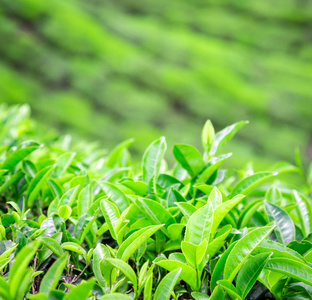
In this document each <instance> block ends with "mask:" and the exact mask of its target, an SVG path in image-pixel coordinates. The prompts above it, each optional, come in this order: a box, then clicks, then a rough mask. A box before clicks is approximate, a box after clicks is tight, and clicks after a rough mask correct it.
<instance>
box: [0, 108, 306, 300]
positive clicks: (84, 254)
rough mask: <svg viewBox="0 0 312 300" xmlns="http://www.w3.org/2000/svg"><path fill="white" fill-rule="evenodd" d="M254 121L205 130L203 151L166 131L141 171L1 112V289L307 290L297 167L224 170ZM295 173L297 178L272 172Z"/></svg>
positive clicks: (48, 293)
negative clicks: (169, 147)
mask: <svg viewBox="0 0 312 300" xmlns="http://www.w3.org/2000/svg"><path fill="white" fill-rule="evenodd" d="M246 123H247V122H245V121H241V122H238V123H235V124H233V125H231V126H228V127H226V128H225V129H223V130H221V131H219V132H217V133H215V131H214V127H213V126H212V124H211V122H210V121H207V122H206V124H205V126H204V128H203V130H202V144H203V155H202V154H201V153H200V151H198V150H197V149H196V148H195V147H193V146H191V145H185V144H176V145H174V147H173V155H174V158H175V159H176V162H177V164H176V165H175V167H174V168H172V169H168V166H167V165H166V163H165V162H164V160H163V157H164V153H165V151H166V140H165V138H164V137H162V138H160V139H158V140H156V141H154V142H153V143H152V144H150V146H149V147H148V148H147V149H146V151H145V154H144V156H143V160H142V170H141V172H140V173H139V174H136V172H134V170H133V168H132V165H131V161H130V154H129V151H128V147H129V146H130V145H131V143H132V140H128V141H125V142H123V143H121V144H120V145H118V146H117V147H115V148H114V149H113V150H112V151H111V152H110V153H109V154H108V155H106V156H103V154H102V153H101V151H97V150H95V149H92V148H89V147H87V146H86V147H84V148H79V149H78V150H79V151H77V152H72V151H71V150H70V149H71V147H69V144H68V139H67V138H59V139H57V140H47V141H45V142H44V144H42V143H39V142H36V141H33V140H31V139H29V136H28V134H27V126H28V125H29V120H28V118H27V117H25V114H24V107H14V108H12V109H11V110H9V111H6V112H2V114H1V115H0V136H1V140H2V146H1V153H0V159H1V170H0V176H1V177H0V192H1V200H0V205H1V207H0V209H1V219H0V220H1V224H0V237H1V241H0V270H1V277H0V298H1V299H5V300H21V299H25V298H26V299H39V300H41V299H42V300H46V299H49V300H50V299H64V300H67V299H78V300H79V299H82V300H84V299H103V300H104V299H121V300H123V299H146V300H148V299H154V300H165V299H196V300H199V299H211V300H220V299H236V300H237V299H246V298H248V299H249V298H252V299H263V298H265V297H266V299H298V297H300V299H311V298H312V267H311V266H312V264H311V263H312V233H311V232H312V207H311V200H310V199H309V197H308V194H309V193H310V185H309V178H307V177H309V176H306V175H305V173H304V172H303V170H302V168H301V166H300V164H299V165H298V166H291V165H288V164H279V165H278V166H277V167H275V168H274V169H272V170H270V171H263V172H257V173H254V172H253V170H252V169H251V168H250V169H248V170H246V171H233V170H225V169H222V168H221V165H222V163H223V162H224V161H226V160H227V159H228V158H229V157H230V156H231V154H220V152H221V150H222V147H223V146H224V145H225V144H226V143H227V142H228V141H229V140H230V139H231V138H232V137H233V136H234V135H235V133H236V132H237V131H238V130H239V129H240V128H241V127H243V126H244V125H245V124H246ZM284 172H293V173H295V174H298V175H299V176H298V177H299V178H300V180H301V182H302V187H300V188H297V189H293V188H292V187H291V185H289V184H287V183H284V182H283V181H277V180H275V179H276V178H278V177H279V176H280V174H281V173H284Z"/></svg>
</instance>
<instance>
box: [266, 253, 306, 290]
mask: <svg viewBox="0 0 312 300" xmlns="http://www.w3.org/2000/svg"><path fill="white" fill-rule="evenodd" d="M265 267H266V268H267V269H269V270H272V271H275V272H279V273H282V274H284V275H286V276H290V277H292V278H294V279H297V280H299V281H302V282H304V283H306V284H308V285H312V268H311V267H309V266H308V265H306V264H304V263H301V262H298V261H297V260H292V259H289V258H284V257H279V258H271V259H270V260H269V261H268V263H267V264H266V266H265Z"/></svg>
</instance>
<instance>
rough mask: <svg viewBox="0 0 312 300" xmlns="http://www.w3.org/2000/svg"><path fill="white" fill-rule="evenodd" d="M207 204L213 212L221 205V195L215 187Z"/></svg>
mask: <svg viewBox="0 0 312 300" xmlns="http://www.w3.org/2000/svg"><path fill="white" fill-rule="evenodd" d="M208 202H210V203H211V204H212V208H213V210H215V209H216V208H217V207H218V206H219V205H221V204H222V194H221V192H220V191H219V189H218V188H217V187H216V186H215V187H214V188H213V190H212V191H211V193H210V194H209V197H208Z"/></svg>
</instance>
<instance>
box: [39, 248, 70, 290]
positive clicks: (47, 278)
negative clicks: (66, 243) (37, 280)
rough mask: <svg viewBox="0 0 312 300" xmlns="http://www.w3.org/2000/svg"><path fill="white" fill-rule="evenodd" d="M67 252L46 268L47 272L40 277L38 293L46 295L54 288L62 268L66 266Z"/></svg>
mask: <svg viewBox="0 0 312 300" xmlns="http://www.w3.org/2000/svg"><path fill="white" fill-rule="evenodd" d="M68 256H69V255H68V253H64V254H63V255H62V256H61V257H60V258H58V259H57V260H56V261H55V262H54V263H53V265H52V266H51V267H50V268H49V269H48V271H47V273H46V274H45V275H44V277H43V278H42V281H41V284H40V290H39V292H40V293H44V294H46V295H48V293H49V292H50V291H51V290H54V289H56V287H57V285H58V283H59V281H60V277H61V275H62V273H63V270H64V268H65V266H66V263H67V260H68Z"/></svg>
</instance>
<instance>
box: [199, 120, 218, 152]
mask: <svg viewBox="0 0 312 300" xmlns="http://www.w3.org/2000/svg"><path fill="white" fill-rule="evenodd" d="M214 138H215V130H214V127H213V125H212V123H211V121H210V120H207V121H206V123H205V125H204V127H203V130H202V134H201V140H202V145H203V148H204V150H205V151H206V152H207V153H208V152H209V151H210V148H211V146H212V143H213V141H214Z"/></svg>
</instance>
